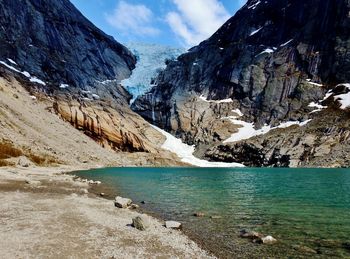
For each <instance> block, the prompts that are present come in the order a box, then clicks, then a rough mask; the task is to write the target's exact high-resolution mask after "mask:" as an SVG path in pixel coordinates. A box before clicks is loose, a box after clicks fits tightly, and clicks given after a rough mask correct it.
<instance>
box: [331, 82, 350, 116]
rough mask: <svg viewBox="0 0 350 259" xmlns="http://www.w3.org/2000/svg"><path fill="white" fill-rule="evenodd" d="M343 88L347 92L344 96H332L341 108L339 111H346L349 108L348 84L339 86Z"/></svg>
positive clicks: (349, 85) (349, 88)
mask: <svg viewBox="0 0 350 259" xmlns="http://www.w3.org/2000/svg"><path fill="white" fill-rule="evenodd" d="M340 85H343V86H345V87H346V88H347V89H348V90H349V92H348V93H346V94H339V95H336V96H334V100H337V101H338V102H340V104H341V106H340V109H343V110H344V109H346V108H349V107H350V84H340Z"/></svg>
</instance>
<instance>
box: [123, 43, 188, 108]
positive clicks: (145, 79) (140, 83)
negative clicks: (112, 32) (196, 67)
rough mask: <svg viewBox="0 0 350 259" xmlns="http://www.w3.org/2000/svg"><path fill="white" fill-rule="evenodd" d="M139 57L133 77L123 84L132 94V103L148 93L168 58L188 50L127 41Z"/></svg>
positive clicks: (173, 58)
mask: <svg viewBox="0 0 350 259" xmlns="http://www.w3.org/2000/svg"><path fill="white" fill-rule="evenodd" d="M125 45H126V46H127V48H128V49H130V50H131V51H132V52H133V54H134V55H135V56H136V58H137V63H136V68H135V69H134V70H133V72H132V75H131V77H129V78H128V79H125V80H123V81H122V82H121V84H122V85H123V86H124V87H125V88H126V89H127V90H128V92H129V93H130V94H132V96H133V98H132V100H131V103H132V102H133V101H134V100H135V99H136V98H137V97H138V96H140V95H142V94H145V93H147V92H148V91H149V90H150V89H151V88H152V86H153V85H154V82H152V81H153V80H154V78H155V77H156V76H157V74H158V73H159V71H161V70H163V69H165V68H166V60H175V59H176V58H177V57H178V56H180V55H181V54H183V53H185V52H186V49H184V48H175V47H169V46H164V45H158V44H147V43H134V42H133V43H126V44H125Z"/></svg>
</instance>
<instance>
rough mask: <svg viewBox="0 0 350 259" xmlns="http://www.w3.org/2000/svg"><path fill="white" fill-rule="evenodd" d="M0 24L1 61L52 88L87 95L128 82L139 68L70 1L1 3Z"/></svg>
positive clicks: (30, 0) (124, 50) (32, 0)
mask: <svg viewBox="0 0 350 259" xmlns="http://www.w3.org/2000/svg"><path fill="white" fill-rule="evenodd" d="M0 24H1V26H0V46H1V51H0V58H1V59H2V60H7V58H10V59H12V60H14V61H15V62H16V63H17V64H18V66H19V67H20V68H22V69H23V70H25V71H28V72H29V73H30V74H33V75H35V76H36V77H38V78H40V79H41V80H43V81H45V82H47V84H48V85H49V86H50V87H52V88H54V87H57V88H58V87H59V86H60V85H61V84H67V85H69V86H71V87H79V88H81V89H85V90H89V89H90V88H94V87H95V86H96V84H97V82H99V81H105V80H111V79H113V80H114V79H116V80H122V79H124V78H127V77H128V76H129V75H130V74H131V70H132V69H133V68H134V67H135V63H136V60H135V57H134V56H133V55H132V53H131V52H130V51H129V50H128V49H127V48H126V47H124V46H123V45H121V44H120V43H118V42H116V41H115V40H114V39H113V38H112V37H111V36H108V35H106V34H105V33H103V32H102V31H101V30H99V29H98V28H97V27H95V26H94V25H93V24H92V23H91V22H89V21H88V20H87V19H86V18H85V17H84V16H83V15H82V14H81V13H80V12H79V11H78V10H77V9H76V8H75V7H74V6H73V4H71V2H70V1H68V0H42V1H37V0H18V1H11V0H3V1H1V2H0Z"/></svg>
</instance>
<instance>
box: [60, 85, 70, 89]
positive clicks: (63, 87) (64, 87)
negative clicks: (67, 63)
mask: <svg viewBox="0 0 350 259" xmlns="http://www.w3.org/2000/svg"><path fill="white" fill-rule="evenodd" d="M68 87H69V85H67V84H61V85H60V88H61V89H66V88H68Z"/></svg>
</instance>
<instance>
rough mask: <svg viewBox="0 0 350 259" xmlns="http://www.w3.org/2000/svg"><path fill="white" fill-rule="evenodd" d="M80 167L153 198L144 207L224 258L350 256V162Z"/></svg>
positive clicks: (118, 190) (119, 189)
mask: <svg viewBox="0 0 350 259" xmlns="http://www.w3.org/2000/svg"><path fill="white" fill-rule="evenodd" d="M77 175H79V176H80V177H83V178H88V179H93V180H99V181H102V182H103V183H104V184H105V185H106V186H108V187H109V189H110V190H112V192H113V194H119V195H121V196H123V197H129V198H132V199H133V200H134V201H135V203H137V204H140V202H141V201H146V203H145V204H144V205H143V204H140V205H141V207H142V209H143V210H144V211H146V212H149V213H151V214H153V215H156V216H158V217H160V218H162V219H165V220H176V221H180V222H182V223H183V225H184V232H185V233H186V234H188V235H189V236H191V237H192V238H193V239H194V240H196V241H197V242H199V243H200V244H201V245H202V246H203V247H204V248H205V249H207V250H209V251H211V252H213V253H214V254H215V255H217V256H218V257H221V258H262V257H275V258H276V257H278V258H286V257H292V258H302V257H315V258H330V257H332V258H336V257H338V258H350V170H349V169H274V168H268V169H261V168H260V169H256V168H227V169H226V168H208V169H206V168H106V169H97V170H90V171H85V172H79V173H78V174H77ZM195 212H203V213H205V215H206V216H205V217H202V218H197V217H194V216H193V213H195ZM210 216H220V217H221V218H217V219H212V218H210ZM242 229H249V230H254V231H258V232H261V233H263V234H265V235H272V236H273V237H275V238H276V239H278V243H277V244H274V245H260V244H254V243H252V242H250V241H249V240H247V239H242V238H240V237H239V232H240V230H242Z"/></svg>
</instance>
